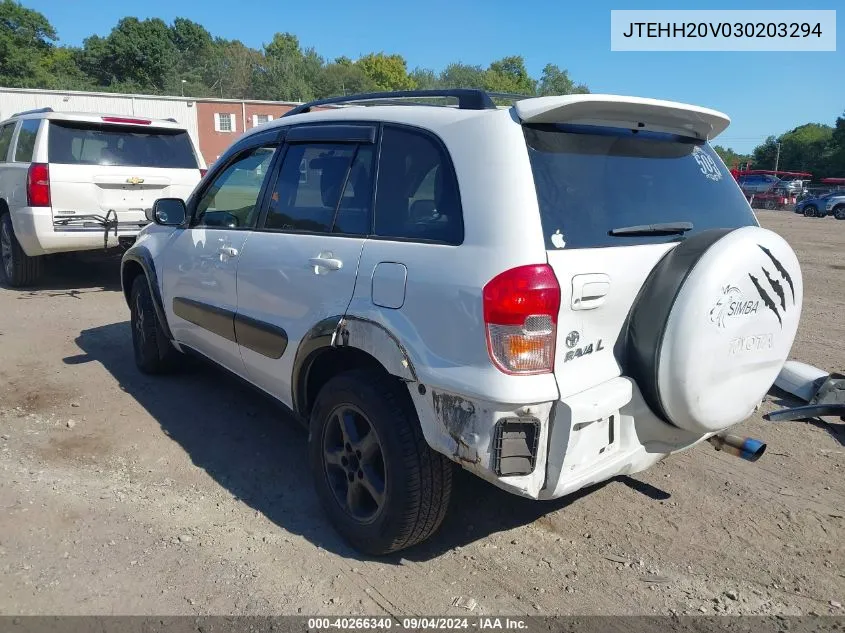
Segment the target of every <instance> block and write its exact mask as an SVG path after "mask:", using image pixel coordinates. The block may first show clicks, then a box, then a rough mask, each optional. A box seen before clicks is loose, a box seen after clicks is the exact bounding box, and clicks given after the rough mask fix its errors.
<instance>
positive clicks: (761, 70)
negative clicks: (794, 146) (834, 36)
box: [23, 0, 845, 151]
mask: <svg viewBox="0 0 845 633" xmlns="http://www.w3.org/2000/svg"><path fill="white" fill-rule="evenodd" d="M840 3H841V0H807V1H806V2H802V3H795V2H786V1H785V0H765V1H762V2H761V1H755V0H747V1H745V2H733V3H731V2H721V3H720V2H706V3H705V2H695V1H687V2H684V3H679V2H677V0H675V2H660V1H651V2H643V3H639V2H637V3H632V2H624V1H617V2H613V3H608V2H605V1H604V0H592V1H578V2H572V1H567V0H532V1H531V2H521V3H517V2H513V0H509V1H507V2H506V1H504V0H485V1H481V0H463V1H457V0H427V1H426V2H425V3H419V4H417V3H413V4H412V3H402V2H397V1H396V0H394V1H393V2H385V1H383V0H370V1H364V2H360V1H359V2H354V1H351V0H316V1H309V2H280V1H279V0H238V1H236V2H224V1H223V0H179V1H178V2H177V1H174V0H145V1H144V2H121V1H119V0H113V1H112V2H109V3H105V2H102V0H73V1H61V0H23V4H24V5H26V6H28V7H30V8H33V9H36V10H38V11H41V12H42V13H44V14H45V15H46V16H47V17H48V18H49V20H50V21H51V22H52V24H53V25H54V26H55V27H56V29H57V30H58V33H59V37H60V40H61V42H62V43H64V44H72V45H78V44H81V42H82V40H83V39H84V38H85V37H87V36H88V35H91V34H92V33H96V34H99V35H106V34H108V32H109V31H110V30H111V28H112V27H113V26H114V25H115V23H116V22H117V20H118V19H120V18H121V17H124V16H126V15H134V16H137V17H139V18H146V17H159V18H162V19H163V20H165V21H166V22H171V21H172V20H173V18H176V17H180V16H181V17H187V18H190V19H192V20H194V21H196V22H199V23H201V24H203V25H204V26H205V27H206V28H207V29H209V30H210V31H211V33H212V34H213V35H219V36H222V37H225V38H228V39H239V40H241V41H243V42H244V43H245V44H247V45H249V46H253V47H260V46H261V44H262V43H264V42H268V41H269V40H270V39H271V38H272V36H273V33H274V32H276V31H289V32H292V33H294V34H296V35H297V36H298V37H299V39H300V41H301V42H302V44H303V45H304V46H314V47H315V48H316V49H317V51H318V52H319V53H320V54H321V55H323V56H325V57H328V58H334V57H337V56H340V55H346V56H348V57H352V58H355V57H357V56H359V55H361V54H364V53H368V52H373V51H374V52H378V51H384V52H388V53H401V54H402V55H404V56H405V58H406V59H407V60H408V65H409V67H410V68H413V67H415V66H424V67H429V68H433V69H435V70H440V69H442V68H443V67H444V66H445V65H446V64H448V63H449V62H451V61H462V62H464V63H468V64H481V65H485V66H486V65H487V64H488V63H489V62H490V61H492V60H495V59H498V58H501V57H503V56H505V55H513V54H519V55H522V56H524V57H525V60H526V63H527V66H528V69H529V71H530V72H531V73H532V75H534V76H539V75H540V72H541V70H542V68H543V66H544V65H545V64H546V63H549V62H551V63H554V64H557V65H559V66H560V67H561V68H566V69H568V70H569V71H570V74H571V76H572V77H573V79H575V80H576V81H579V82H584V83H586V84H587V85H588V86H589V87H590V90H591V91H593V92H609V93H617V94H631V95H638V96H646V97H654V98H662V99H673V100H678V101H686V102H691V103H695V104H698V105H703V106H707V107H711V108H715V109H717V110H722V111H724V112H726V113H728V114H729V115H730V116H731V118H732V120H733V124H732V125H731V127H730V128H728V130H727V131H726V132H725V133H724V134H723V135H722V137H720V138H718V139H717V140H716V141H715V143H717V144H724V145H727V146H730V147H733V148H734V149H736V150H738V151H749V150H751V149H752V148H753V147H754V146H755V145H756V144H757V143H759V142H761V141H762V140H763V139H764V138H765V137H766V136H767V135H769V134H780V133H782V132H785V131H787V130H789V129H792V128H793V127H795V126H797V125H800V124H802V123H806V122H819V123H827V124H833V122H834V121H835V119H836V117H837V116H840V115H842V113H843V111H844V110H845V42H843V37H845V36H843V35H842V34H845V28H843V16H845V10H843V9H842V5H841V4H840ZM679 5H680V6H679ZM837 5H839V6H837ZM676 8H685V9H711V10H712V9H801V8H804V9H836V8H839V9H840V11H839V12H838V14H837V31H838V32H839V34H840V37H839V42H838V46H837V49H838V50H837V51H836V52H824V53H819V52H816V53H772V52H758V53H750V52H746V53H679V52H671V53H664V52H660V53H639V52H637V53H634V52H611V51H610V11H611V9H676Z"/></svg>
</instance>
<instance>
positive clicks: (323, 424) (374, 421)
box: [308, 370, 452, 555]
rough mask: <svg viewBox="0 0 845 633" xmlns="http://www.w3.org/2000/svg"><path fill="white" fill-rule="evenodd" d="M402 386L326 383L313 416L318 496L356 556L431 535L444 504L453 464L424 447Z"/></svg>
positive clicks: (351, 380) (354, 378)
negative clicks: (354, 549)
mask: <svg viewBox="0 0 845 633" xmlns="http://www.w3.org/2000/svg"><path fill="white" fill-rule="evenodd" d="M404 391H405V390H404V387H403V385H402V383H400V382H399V380H398V379H396V378H395V377H393V376H390V375H388V374H386V373H384V372H379V371H368V370H356V371H351V372H347V373H343V374H340V375H338V376H336V377H335V378H332V379H331V380H330V381H329V382H328V383H326V385H325V386H323V388H322V389H321V391H320V394H319V395H318V396H317V401H316V402H315V404H314V408H313V410H312V412H311V421H310V432H309V439H308V443H309V447H308V448H309V455H310V461H311V471H312V475H313V477H314V483H315V486H316V488H317V494H318V495H319V497H320V501H321V502H322V504H323V507H324V508H325V510H326V512H327V513H328V515H329V519H330V520H331V522H332V524H333V525H334V527H335V529H337V531H338V532H340V534H341V535H342V536H343V537H344V538H345V539H346V540H347V541H349V542H350V543H351V544H352V546H353V547H355V548H356V549H357V550H359V551H361V552H364V553H367V554H372V555H381V554H388V553H390V552H395V551H398V550H401V549H404V548H406V547H410V546H412V545H415V544H417V543H420V542H421V541H424V540H425V539H427V538H428V537H429V536H431V535H432V534H434V532H435V531H436V530H437V528H438V527H440V524H441V523H442V522H443V517H444V516H445V515H446V509H447V507H448V505H449V498H450V495H451V491H452V464H451V463H450V462H449V460H447V459H446V458H445V457H444V456H443V455H440V454H439V453H436V452H434V451H433V450H431V448H429V446H428V445H427V444H426V442H425V439H424V438H423V435H422V430H421V429H420V425H419V421H418V419H417V416H416V412H415V411H414V409H413V405H412V403H411V401H410V398H409V397H408V394H407V393H405V392H404Z"/></svg>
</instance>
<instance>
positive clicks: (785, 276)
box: [757, 244, 795, 303]
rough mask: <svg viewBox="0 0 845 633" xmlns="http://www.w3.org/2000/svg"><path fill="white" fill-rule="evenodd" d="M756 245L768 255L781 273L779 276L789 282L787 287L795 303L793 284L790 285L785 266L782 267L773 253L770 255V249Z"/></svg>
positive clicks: (790, 280)
mask: <svg viewBox="0 0 845 633" xmlns="http://www.w3.org/2000/svg"><path fill="white" fill-rule="evenodd" d="M757 246H760V249H761V250H762V251H763V252H764V253H765V254H766V255H768V256H769V259H771V260H772V263H773V264H774V265H775V268H777V269H778V272H779V273H780V274H781V277H783V278H784V279H785V280H786V283H788V284H789V289H790V290H791V291H792V303H795V286H793V285H792V277H790V276H789V273H788V272H786V268H784V267H783V264H781V263H780V262H779V261H778V259H777V258H776V257H775V256H774V255H772V251H770V250H769V249H768V248H766V247H765V246H761V245H760V244H757Z"/></svg>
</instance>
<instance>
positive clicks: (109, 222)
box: [103, 209, 117, 251]
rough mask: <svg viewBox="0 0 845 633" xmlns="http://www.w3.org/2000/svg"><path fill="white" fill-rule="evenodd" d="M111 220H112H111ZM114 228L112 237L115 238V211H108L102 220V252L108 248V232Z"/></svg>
mask: <svg viewBox="0 0 845 633" xmlns="http://www.w3.org/2000/svg"><path fill="white" fill-rule="evenodd" d="M112 218H113V219H112ZM112 228H114V236H115V237H117V211H115V210H114V209H109V210H108V211H107V212H106V217H105V218H103V250H104V251H106V250H108V248H109V230H110V229H112Z"/></svg>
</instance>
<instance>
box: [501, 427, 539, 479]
mask: <svg viewBox="0 0 845 633" xmlns="http://www.w3.org/2000/svg"><path fill="white" fill-rule="evenodd" d="M539 443H540V421H539V420H538V419H537V418H531V417H526V418H518V417H514V418H502V419H500V420H499V421H498V422H496V426H495V428H494V429H493V459H492V463H493V472H495V473H496V475H498V476H499V477H512V476H524V475H530V474H531V473H533V472H534V468H535V466H536V465H537V447H538V446H539Z"/></svg>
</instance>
